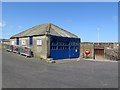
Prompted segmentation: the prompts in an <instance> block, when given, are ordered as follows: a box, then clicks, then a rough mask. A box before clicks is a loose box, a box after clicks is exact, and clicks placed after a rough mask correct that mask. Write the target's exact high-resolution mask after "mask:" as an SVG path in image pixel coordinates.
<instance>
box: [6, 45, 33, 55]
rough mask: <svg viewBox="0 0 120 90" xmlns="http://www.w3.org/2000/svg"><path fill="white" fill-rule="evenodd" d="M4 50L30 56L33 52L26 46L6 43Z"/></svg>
mask: <svg viewBox="0 0 120 90" xmlns="http://www.w3.org/2000/svg"><path fill="white" fill-rule="evenodd" d="M6 51H9V52H13V53H17V54H20V55H25V56H27V57H32V56H33V52H32V50H31V49H30V48H29V47H27V46H24V47H23V46H16V45H6Z"/></svg>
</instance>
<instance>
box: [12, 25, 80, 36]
mask: <svg viewBox="0 0 120 90" xmlns="http://www.w3.org/2000/svg"><path fill="white" fill-rule="evenodd" d="M45 34H50V35H55V36H62V37H73V38H78V36H76V35H74V34H72V33H70V32H68V31H66V30H64V29H62V28H60V27H58V26H56V25H54V24H51V23H46V24H41V25H37V26H34V27H32V28H30V29H28V30H25V31H23V32H21V33H18V34H16V35H14V36H12V37H11V38H14V37H24V36H34V35H45Z"/></svg>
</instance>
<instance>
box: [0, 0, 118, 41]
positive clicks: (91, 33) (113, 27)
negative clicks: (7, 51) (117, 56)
mask: <svg viewBox="0 0 120 90" xmlns="http://www.w3.org/2000/svg"><path fill="white" fill-rule="evenodd" d="M2 20H3V21H2V22H0V28H2V35H3V38H10V37H11V36H12V35H14V34H17V33H19V32H21V31H24V30H26V29H29V28H31V27H33V26H36V25H39V24H43V23H48V22H51V23H53V24H55V25H58V26H60V27H62V28H64V29H65V30H68V31H70V32H72V33H74V34H76V35H78V36H79V37H81V40H82V41H84V42H87V41H88V42H97V41H98V38H99V41H100V42H117V41H118V22H117V21H118V3H117V2H116V3H115V2H111V3H110V2H103V3H100V2H96V3H94V2H85V3H83V2H79V3H78V2H77V3H73V2H72V3H70V2H67V3H53V2H51V3H42V2H36V3H33V2H21V3H20V2H16V3H15V2H14V3H12V2H11V3H10V2H6V3H5V2H4V3H3V4H2Z"/></svg>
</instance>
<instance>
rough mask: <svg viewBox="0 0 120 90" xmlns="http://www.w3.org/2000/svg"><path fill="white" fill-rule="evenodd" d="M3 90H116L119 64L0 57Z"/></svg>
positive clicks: (7, 55) (13, 54)
mask: <svg viewBox="0 0 120 90" xmlns="http://www.w3.org/2000/svg"><path fill="white" fill-rule="evenodd" d="M2 63H3V64H2V79H3V80H2V87H3V88H117V87H118V63H117V62H102V61H100V62H99V61H98V62H93V61H83V60H81V61H74V62H65V63H56V64H52V63H48V62H45V61H43V60H36V59H34V58H26V57H24V56H20V55H18V54H15V53H9V52H6V51H3V53H2Z"/></svg>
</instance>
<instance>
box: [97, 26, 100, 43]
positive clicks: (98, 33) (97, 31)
mask: <svg viewBox="0 0 120 90" xmlns="http://www.w3.org/2000/svg"><path fill="white" fill-rule="evenodd" d="M97 33H98V34H97V38H98V45H99V40H100V37H99V28H97Z"/></svg>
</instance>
